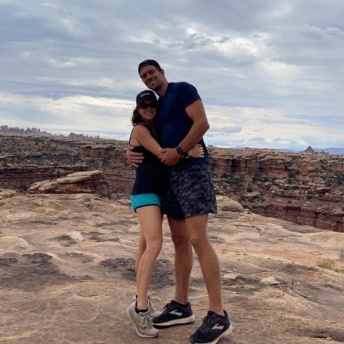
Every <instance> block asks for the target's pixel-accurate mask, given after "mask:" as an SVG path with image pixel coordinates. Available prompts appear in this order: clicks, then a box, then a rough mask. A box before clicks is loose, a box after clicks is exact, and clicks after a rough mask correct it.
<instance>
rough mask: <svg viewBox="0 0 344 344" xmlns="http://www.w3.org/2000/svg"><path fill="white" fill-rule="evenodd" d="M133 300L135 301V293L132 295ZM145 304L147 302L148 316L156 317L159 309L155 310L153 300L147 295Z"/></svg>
mask: <svg viewBox="0 0 344 344" xmlns="http://www.w3.org/2000/svg"><path fill="white" fill-rule="evenodd" d="M133 302H136V295H134V296H133ZM147 304H148V313H149V316H150V317H151V318H156V317H158V316H159V315H160V314H161V312H160V311H157V310H156V309H155V307H154V305H153V302H152V300H151V298H150V296H149V295H148V298H147Z"/></svg>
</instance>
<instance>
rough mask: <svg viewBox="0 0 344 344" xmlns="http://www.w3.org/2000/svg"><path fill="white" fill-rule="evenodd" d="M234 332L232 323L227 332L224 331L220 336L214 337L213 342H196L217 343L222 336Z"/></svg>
mask: <svg viewBox="0 0 344 344" xmlns="http://www.w3.org/2000/svg"><path fill="white" fill-rule="evenodd" d="M232 332H233V326H232V324H230V325H229V327H228V328H227V330H226V331H225V332H223V333H222V334H221V335H220V336H218V337H217V338H216V339H214V340H213V341H212V342H207V343H204V342H202V343H197V342H195V343H194V344H216V343H217V342H218V341H219V340H220V339H221V338H224V337H227V336H229V335H230V334H231V333H232Z"/></svg>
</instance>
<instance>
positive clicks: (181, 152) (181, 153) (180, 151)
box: [176, 146, 185, 155]
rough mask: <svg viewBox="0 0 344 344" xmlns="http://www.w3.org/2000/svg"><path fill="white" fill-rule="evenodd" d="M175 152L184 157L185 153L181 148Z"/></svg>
mask: <svg viewBox="0 0 344 344" xmlns="http://www.w3.org/2000/svg"><path fill="white" fill-rule="evenodd" d="M176 151H177V153H178V154H180V155H185V152H184V151H183V149H182V148H181V147H179V146H178V147H177V148H176Z"/></svg>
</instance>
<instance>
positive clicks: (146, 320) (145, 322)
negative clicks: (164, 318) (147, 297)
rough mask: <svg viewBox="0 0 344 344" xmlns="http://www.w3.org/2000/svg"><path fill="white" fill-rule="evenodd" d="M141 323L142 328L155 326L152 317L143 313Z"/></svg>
mask: <svg viewBox="0 0 344 344" xmlns="http://www.w3.org/2000/svg"><path fill="white" fill-rule="evenodd" d="M141 325H142V328H147V327H149V326H153V322H152V319H151V318H150V317H149V315H143V316H142V317H141Z"/></svg>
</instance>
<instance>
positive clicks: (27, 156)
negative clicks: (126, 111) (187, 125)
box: [0, 134, 344, 232]
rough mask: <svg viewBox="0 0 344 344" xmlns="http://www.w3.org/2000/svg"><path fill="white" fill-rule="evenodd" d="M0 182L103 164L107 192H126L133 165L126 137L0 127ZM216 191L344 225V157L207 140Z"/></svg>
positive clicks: (276, 212) (276, 213) (306, 221)
mask: <svg viewBox="0 0 344 344" xmlns="http://www.w3.org/2000/svg"><path fill="white" fill-rule="evenodd" d="M0 146H1V156H0V187H1V188H4V189H14V190H16V191H18V192H21V191H27V190H28V188H29V187H30V186H31V185H32V184H33V183H35V182H42V181H45V180H56V179H58V178H63V177H65V176H66V175H68V174H72V173H75V172H82V171H93V170H100V171H102V173H103V175H104V177H105V179H106V181H107V182H108V184H109V193H110V197H111V198H112V199H116V198H118V197H121V196H122V195H128V194H129V193H130V191H131V187H132V183H133V180H134V169H133V168H132V167H131V166H130V165H129V163H128V162H127V159H126V157H125V149H126V147H127V143H126V142H122V141H115V140H101V139H99V138H98V139H96V138H93V139H91V138H72V137H71V138H65V137H54V136H51V135H50V136H49V135H38V134H31V135H23V134H22V135H20V134H0ZM209 151H210V154H211V167H212V173H213V179H214V182H215V186H216V191H217V194H219V195H220V194H221V195H225V196H229V197H231V198H233V199H235V200H236V201H238V202H240V204H242V205H243V206H244V208H246V209H250V210H251V211H252V212H255V213H257V214H260V215H263V216H271V217H276V218H281V219H284V220H288V221H292V222H294V223H297V224H301V225H311V226H314V227H317V228H325V229H329V230H333V231H340V232H343V231H344V220H343V219H344V206H343V204H344V156H343V155H341V156H337V155H333V154H332V155H331V154H328V153H312V154H310V153H305V152H302V153H291V152H290V153H281V152H278V151H276V150H271V149H248V148H247V149H228V148H218V147H209Z"/></svg>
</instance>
